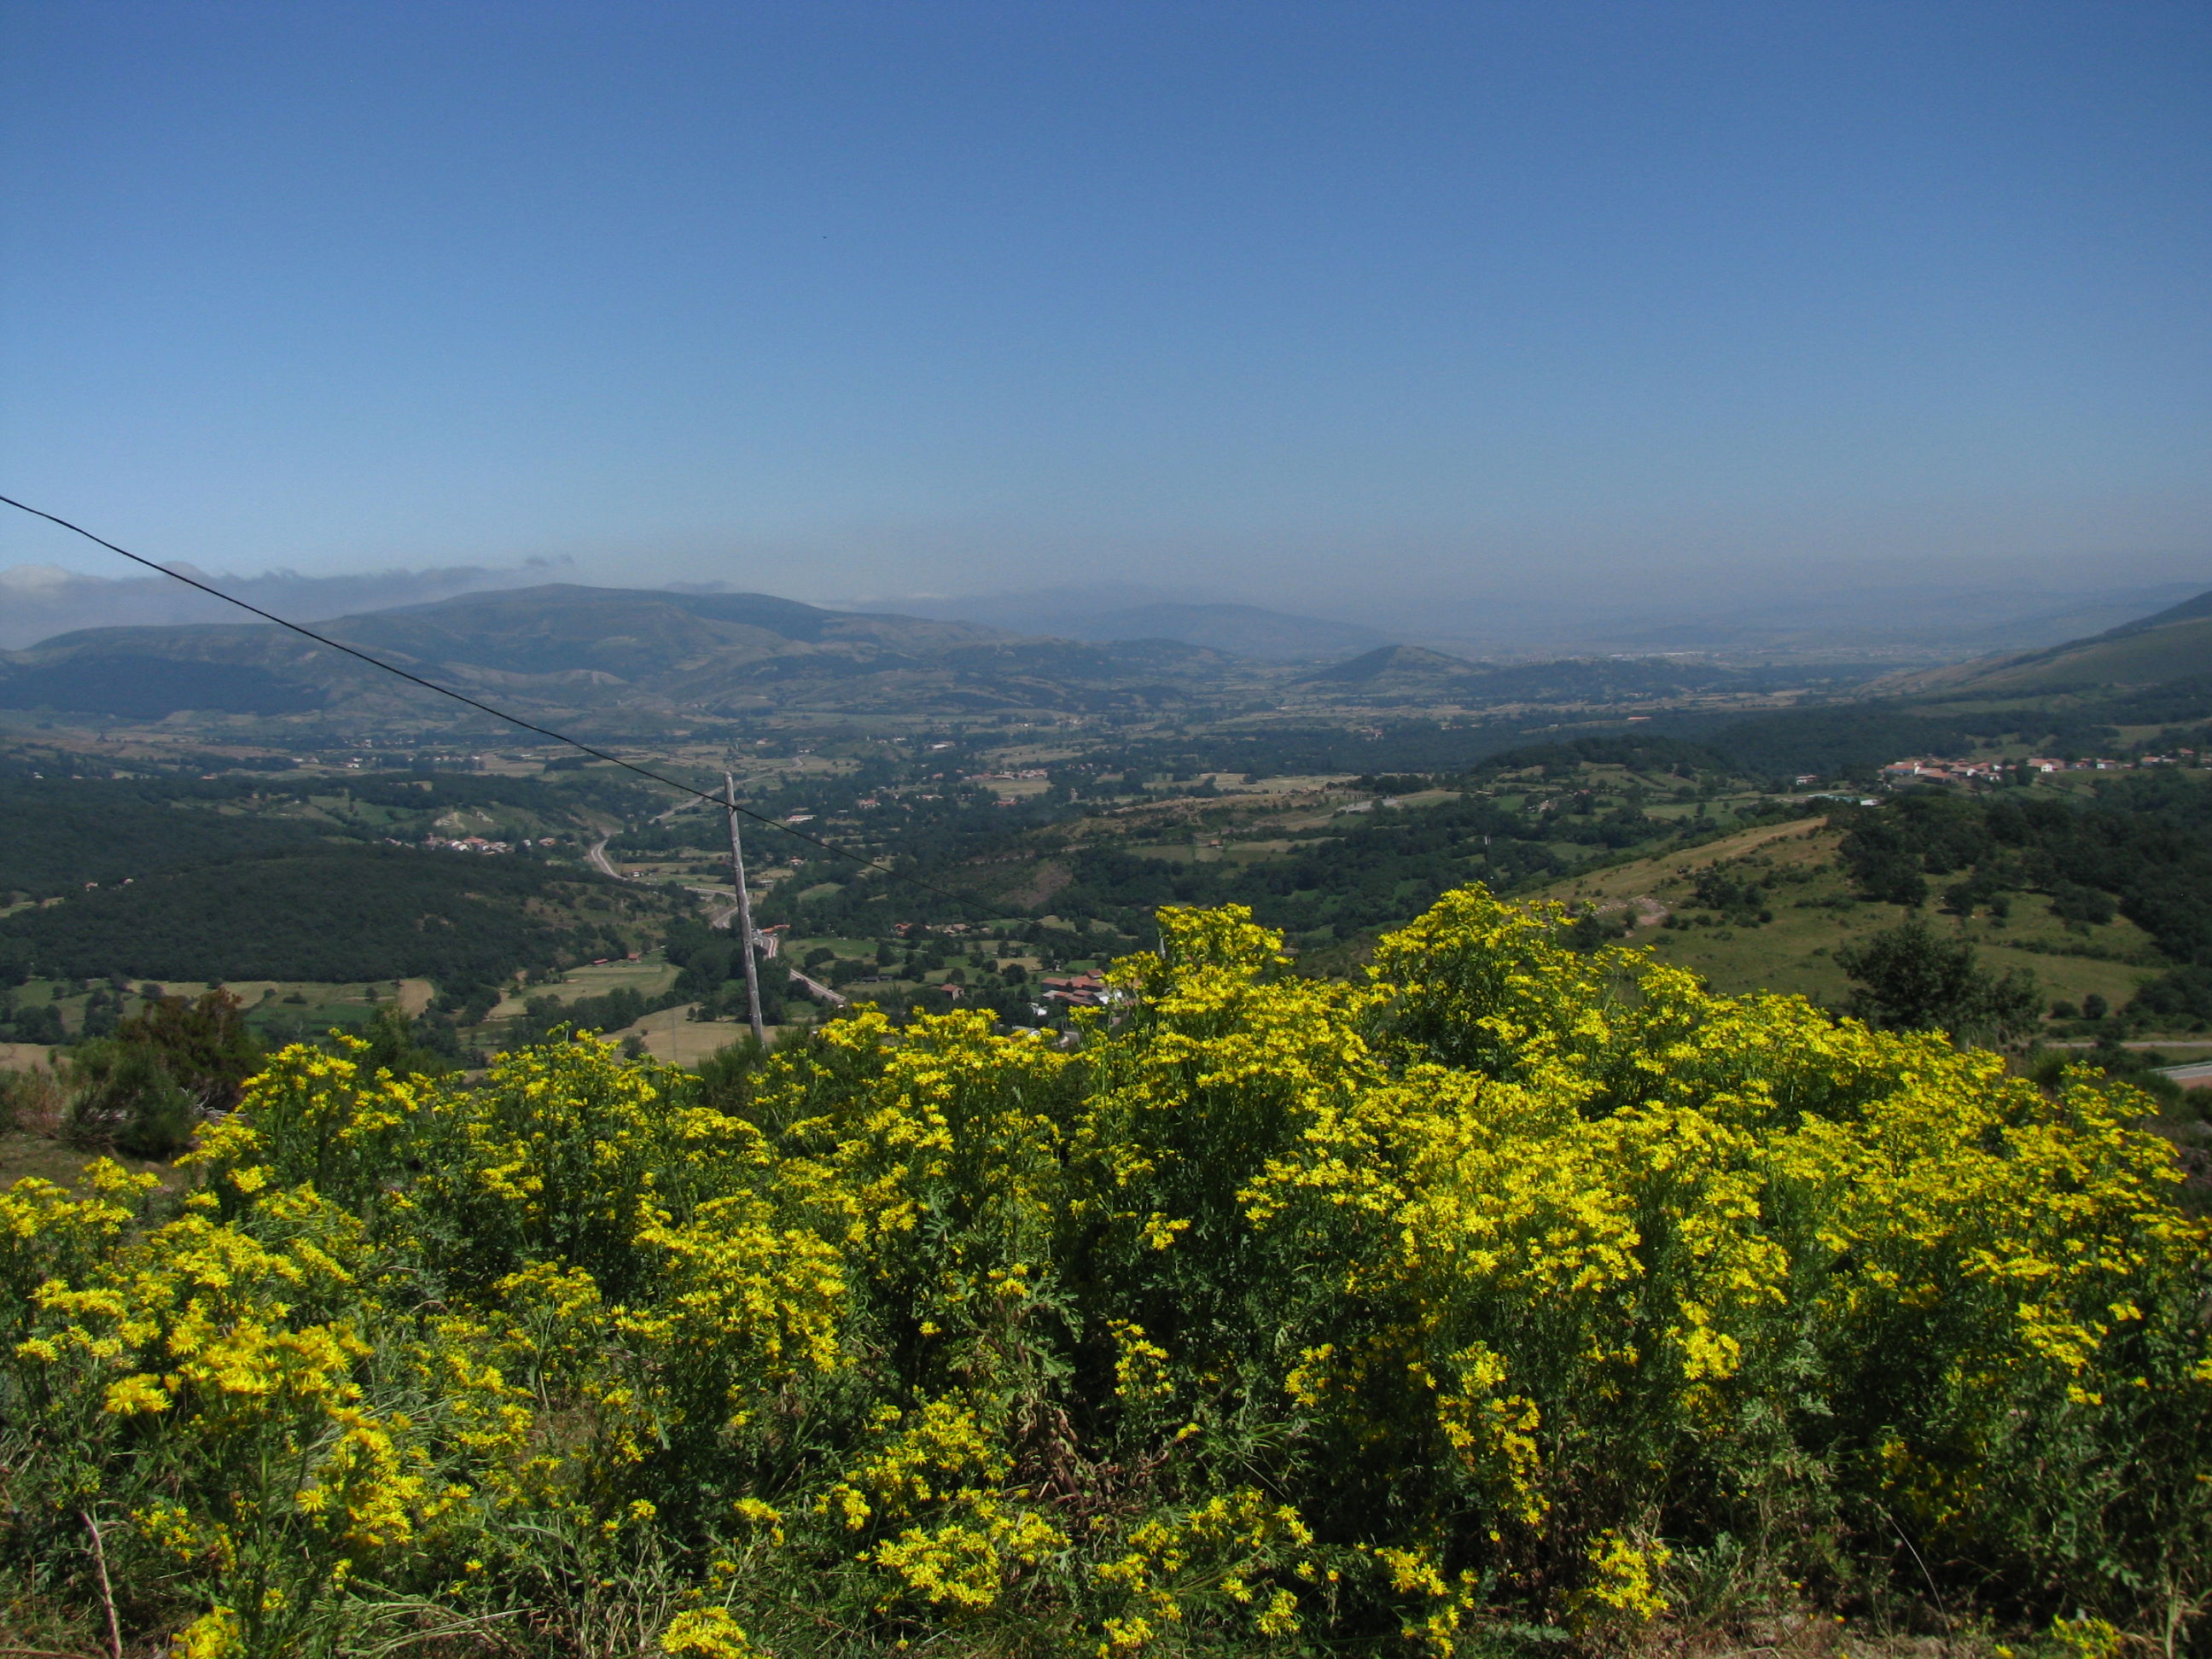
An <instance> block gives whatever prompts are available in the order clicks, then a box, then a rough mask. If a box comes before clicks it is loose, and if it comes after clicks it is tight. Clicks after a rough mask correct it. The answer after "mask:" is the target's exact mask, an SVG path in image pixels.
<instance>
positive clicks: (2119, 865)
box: [1838, 770, 2212, 1019]
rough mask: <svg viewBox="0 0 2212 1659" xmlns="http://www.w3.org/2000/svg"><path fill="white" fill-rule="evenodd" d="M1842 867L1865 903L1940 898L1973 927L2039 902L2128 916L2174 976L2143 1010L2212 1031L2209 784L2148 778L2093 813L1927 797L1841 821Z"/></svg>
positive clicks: (2022, 795) (2077, 914)
mask: <svg viewBox="0 0 2212 1659" xmlns="http://www.w3.org/2000/svg"><path fill="white" fill-rule="evenodd" d="M1838 822H1839V823H1844V824H1845V825H1846V826H1847V827H1848V833H1847V834H1846V835H1845V836H1844V842H1843V846H1842V849H1841V856H1842V859H1843V860H1844V865H1845V867H1846V868H1848V869H1849V870H1850V872H1851V874H1852V875H1853V877H1854V878H1856V879H1857V882H1858V883H1859V884H1860V887H1861V889H1862V890H1863V892H1864V893H1865V894H1866V895H1867V896H1869V897H1870V898H1875V899H1879V900H1881V901H1883V902H1889V903H1895V904H1905V905H1918V904H1922V903H1924V902H1926V901H1927V900H1928V899H1929V897H1930V896H1934V894H1935V893H1936V892H1937V891H1939V890H1940V893H1941V896H1942V901H1943V902H1944V904H1945V905H1946V906H1947V907H1948V908H1951V909H1954V910H1956V911H1960V912H1961V913H1965V914H1971V913H1972V912H1973V911H1974V910H1976V909H1978V908H1998V907H2002V906H2008V905H2009V903H2010V902H2011V897H2010V896H2011V895H2013V894H2015V893H2019V892H2023V891H2025V892H2035V893H2039V894H2041V895H2043V896H2045V902H2047V903H2048V904H2049V906H2050V908H2051V910H2052V912H2053V913H2054V914H2056V915H2058V916H2059V917H2061V918H2062V919H2063V920H2065V921H2069V922H2071V923H2074V924H2075V925H2076V926H2079V927H2085V928H2086V927H2092V926H2094V925H2095V924H2096V923H2098V922H2100V921H2109V920H2110V919H2111V918H2112V915H2113V914H2114V912H2115V911H2116V910H2117V911H2118V914H2121V915H2125V916H2126V917H2127V918H2128V919H2129V920H2130V921H2133V922H2135V923H2136V925H2137V926H2138V927H2142V929H2143V931H2144V932H2146V933H2148V934H2149V935H2150V936H2151V938H2152V939H2154V940H2155V941H2156V942H2157V944H2158V947H2159V949H2160V951H2163V952H2164V953H2165V954H2166V957H2169V958H2170V959H2171V960H2172V962H2173V963H2175V964H2176V966H2175V971H2173V972H2172V973H2171V974H2169V975H2166V976H2164V977H2163V978H2162V979H2161V980H2160V981H2158V982H2157V983H2156V984H2155V985H2153V986H2151V987H2146V989H2145V990H2144V991H2143V992H2142V994H2141V995H2139V996H2138V998H2137V999H2136V1012H2140V1013H2142V1014H2144V1015H2146V1016H2154V1017H2157V1018H2166V1019H2173V1018H2186V1019H2207V1018H2212V779H2208V778H2207V777H2206V776H2205V775H2203V774H2202V773H2198V772H2184V771H2180V770H2173V771H2142V772H2124V773H2118V774H2115V775H2113V776H2112V777H2111V778H2109V779H2105V780H2101V781H2100V782H2099V784H2098V787H2097V789H2096V791H2095V793H2094V794H2093V796H2092V797H2090V798H2089V799H2087V800H2081V799H2075V798H2070V797H2067V796H2062V795H2058V794H2057V793H2052V792H2039V791H2034V790H2009V791H2006V792H2003V793H1999V794H1996V795H1990V796H1966V795H1954V794H1950V793H1943V792H1940V791H1935V790H1920V791H1915V792H1912V793H1909V794H1906V795H1905V796H1903V797H1901V798H1899V799H1897V800H1895V801H1893V802H1891V803H1889V804H1887V805H1884V806H1882V807H1881V808H1876V809H1849V808H1847V809H1844V810H1843V811H1841V812H1839V813H1838Z"/></svg>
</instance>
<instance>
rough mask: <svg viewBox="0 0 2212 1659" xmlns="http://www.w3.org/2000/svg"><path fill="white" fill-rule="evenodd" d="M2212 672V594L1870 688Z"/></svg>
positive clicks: (2035, 684)
mask: <svg viewBox="0 0 2212 1659" xmlns="http://www.w3.org/2000/svg"><path fill="white" fill-rule="evenodd" d="M2208 674H2212V592H2203V593H2199V594H2198V595H2197V596H2196V597H2195V598H2194V599H2184V600H2183V601H2182V602H2181V603H2180V604H2179V605H2172V606H2169V607H2168V608H2167V609H2166V610H2164V611H2158V612H2156V613H2155V614H2154V615H2152V616H2148V617H2140V618H2138V619H2137V620H2136V621H2134V622H2130V623H2121V624H2120V625H2119V626H2118V627H2117V628H2111V629H2106V631H2105V632H2103V633H2101V634H2094V635H2089V636H2088V637H2087V638H2086V639H2078V640H2069V641H2065V642H2064V643H2063V644H2060V645H2054V646H2049V647H2045V648H2044V649H2042V650H2040V651H2028V652H2022V653H2017V654H2015V655H2010V656H2002V657H1984V658H1981V659H1978V660H1976V661H1973V662H1967V663H1959V664H1954V665H1951V666H1949V667H1947V668H1940V669H1932V670H1927V671H1922V672H1919V673H1915V674H1909V675H1898V676H1893V677H1892V678H1889V679H1887V680H1883V681H1879V682H1877V683H1876V684H1875V685H1874V686H1871V687H1869V690H1877V691H1883V692H1888V693H1891V694H1898V693H1909V692H1934V691H1940V692H1942V693H1944V694H1945V695H1947V696H1956V695H1958V694H1960V693H1961V692H1981V691H1988V692H1992V693H2020V692H2052V691H2064V690H2076V689H2080V688H2083V687H2088V686H2106V685H2127V686H2140V685H2162V684H2167V683H2169V682H2171V681H2173V680H2184V679H2193V678H2197V677H2199V676H2202V675H2208Z"/></svg>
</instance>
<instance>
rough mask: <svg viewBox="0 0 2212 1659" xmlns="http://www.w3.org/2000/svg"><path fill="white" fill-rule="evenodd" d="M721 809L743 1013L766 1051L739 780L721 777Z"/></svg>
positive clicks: (754, 1039) (729, 774)
mask: <svg viewBox="0 0 2212 1659" xmlns="http://www.w3.org/2000/svg"><path fill="white" fill-rule="evenodd" d="M722 789H723V797H722V809H723V811H724V812H725V813H726V814H727V816H728V817H729V820H730V873H731V874H732V876H734V877H735V878H737V883H738V939H739V940H740V941H741V943H742V945H743V947H744V959H745V1012H746V1013H747V1014H748V1015H749V1016H750V1018H751V1020H752V1023H753V1041H754V1042H757V1043H759V1044H760V1045H761V1047H762V1048H766V1047H768V1030H767V1028H766V1027H765V1026H763V1024H761V1012H760V966H759V964H758V963H756V962H755V961H754V960H753V900H752V895H751V894H750V893H748V892H747V891H745V849H744V846H743V844H742V843H740V842H739V841H738V780H737V775H736V774H734V773H731V772H725V773H723V774H722Z"/></svg>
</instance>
